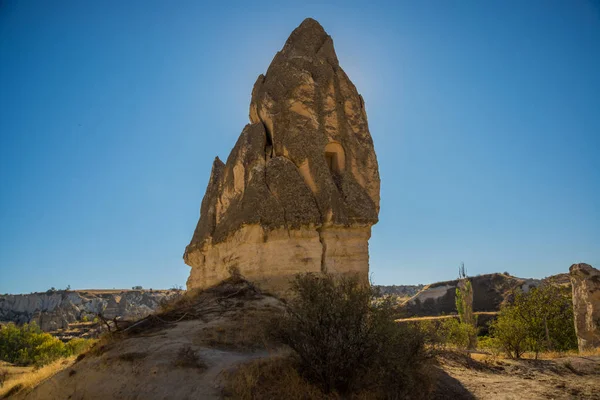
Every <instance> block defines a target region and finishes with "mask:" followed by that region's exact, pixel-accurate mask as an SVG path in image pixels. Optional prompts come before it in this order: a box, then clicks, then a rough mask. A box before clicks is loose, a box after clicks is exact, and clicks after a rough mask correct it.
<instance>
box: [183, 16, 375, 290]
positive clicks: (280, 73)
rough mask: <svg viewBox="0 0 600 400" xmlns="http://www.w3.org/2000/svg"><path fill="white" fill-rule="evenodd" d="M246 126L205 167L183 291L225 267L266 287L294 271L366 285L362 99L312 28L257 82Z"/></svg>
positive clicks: (369, 155)
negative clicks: (223, 156) (208, 169)
mask: <svg viewBox="0 0 600 400" xmlns="http://www.w3.org/2000/svg"><path fill="white" fill-rule="evenodd" d="M250 122H251V123H250V124H249V125H246V127H245V128H244V130H243V131H242V134H241V135H240V137H239V139H238V141H237V143H236V145H235V147H234V148H233V150H232V151H231V154H230V155H229V157H228V158H227V162H226V163H225V164H223V163H222V162H221V161H220V160H218V158H217V159H216V160H215V163H214V165H213V170H212V173H211V178H210V181H209V184H208V187H207V191H206V194H205V196H204V200H203V201H202V207H201V215H200V221H199V222H198V226H197V228H196V231H195V233H194V236H193V238H192V241H191V243H190V244H189V245H188V246H187V248H186V251H185V254H184V259H185V261H186V263H187V264H188V265H190V266H191V267H192V272H191V274H190V278H189V279H188V288H189V289H191V288H197V287H199V288H202V287H207V286H210V285H213V284H215V283H218V282H219V281H220V280H222V279H224V278H226V277H227V276H228V273H229V270H231V269H238V270H239V271H240V272H241V273H242V275H244V276H246V277H247V278H248V279H251V280H254V281H256V282H258V283H259V284H262V285H264V286H268V287H269V288H270V289H272V290H273V289H274V290H278V289H284V288H285V287H286V286H287V285H286V282H287V281H288V280H289V279H290V277H291V276H292V275H293V274H295V273H298V272H310V271H312V272H316V271H328V272H332V273H359V274H360V275H361V276H362V277H363V278H364V279H367V277H368V239H369V237H370V231H371V226H372V225H373V224H375V223H377V216H378V213H379V171H378V166H377V158H376V156H375V150H374V147H373V140H372V139H371V135H370V133H369V129H368V124H367V115H366V112H365V106H364V101H363V99H362V97H361V96H360V95H359V94H358V92H357V90H356V88H355V86H354V85H353V84H352V82H351V81H350V79H349V78H348V76H347V75H346V74H345V73H344V71H343V70H342V68H341V67H340V66H339V62H338V59H337V56H336V54H335V50H334V47H333V41H332V39H331V37H330V36H329V35H328V34H327V33H326V32H325V30H324V29H323V27H322V26H321V25H320V24H319V23H318V22H317V21H315V20H313V19H310V18H308V19H306V20H304V21H303V22H302V24H300V26H299V27H297V28H296V29H295V30H294V31H293V32H292V34H291V35H290V37H289V38H288V40H287V41H286V43H285V45H284V47H283V49H282V50H281V51H279V52H278V53H277V54H276V55H275V57H274V59H273V61H272V62H271V65H270V66H269V68H268V70H267V73H266V74H265V75H260V76H259V77H258V79H257V81H256V83H255V84H254V88H253V90H252V100H251V102H250Z"/></svg>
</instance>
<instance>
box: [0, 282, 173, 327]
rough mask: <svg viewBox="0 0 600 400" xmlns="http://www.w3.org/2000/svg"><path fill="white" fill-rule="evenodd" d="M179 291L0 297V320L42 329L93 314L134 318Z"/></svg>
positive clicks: (61, 325) (52, 293)
mask: <svg viewBox="0 0 600 400" xmlns="http://www.w3.org/2000/svg"><path fill="white" fill-rule="evenodd" d="M178 295H179V291H174V290H154V291H137V290H132V291H105V292H103V291H51V292H47V293H32V294H16V295H4V296H0V321H2V322H15V323H17V324H24V323H29V322H35V323H37V324H38V326H39V327H40V328H41V329H42V330H44V331H46V332H51V331H56V330H59V329H67V328H68V326H69V324H70V323H74V322H77V321H81V320H82V319H83V318H84V317H88V318H89V319H90V320H91V319H93V318H94V317H95V316H96V315H97V314H102V315H103V316H104V317H106V318H109V319H113V318H115V317H118V318H120V319H123V320H136V319H139V318H143V317H145V316H147V315H149V314H151V313H153V312H154V311H155V310H156V309H158V307H159V306H160V304H161V303H162V302H164V301H168V300H170V299H172V298H173V297H174V296H178Z"/></svg>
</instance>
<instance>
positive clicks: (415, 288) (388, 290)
mask: <svg viewBox="0 0 600 400" xmlns="http://www.w3.org/2000/svg"><path fill="white" fill-rule="evenodd" d="M373 287H374V288H375V290H376V295H378V296H381V297H383V296H397V297H401V298H402V297H412V296H414V295H415V294H417V293H419V292H420V291H421V290H422V289H423V288H424V287H425V285H373Z"/></svg>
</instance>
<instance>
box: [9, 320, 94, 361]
mask: <svg viewBox="0 0 600 400" xmlns="http://www.w3.org/2000/svg"><path fill="white" fill-rule="evenodd" d="M91 343H92V341H90V340H86V339H72V340H70V341H69V342H67V343H63V342H61V341H60V340H58V339H57V338H55V337H53V336H52V335H50V334H48V333H45V332H42V330H41V329H40V328H39V327H38V326H37V325H36V324H35V323H32V324H24V325H23V326H21V327H17V326H16V325H15V324H13V323H9V324H7V325H4V326H2V327H1V328H0V360H3V361H7V362H10V363H12V364H17V365H35V366H37V367H40V366H43V365H46V364H49V363H51V362H53V361H55V360H57V359H59V358H64V357H69V356H72V355H77V354H79V353H81V352H82V351H84V350H86V349H87V348H88V347H89V346H90V345H91Z"/></svg>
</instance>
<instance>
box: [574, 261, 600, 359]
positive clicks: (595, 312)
mask: <svg viewBox="0 0 600 400" xmlns="http://www.w3.org/2000/svg"><path fill="white" fill-rule="evenodd" d="M569 274H570V276H571V285H572V288H573V314H574V317H575V332H576V333H577V343H578V345H579V351H584V350H588V349H592V348H598V347H600V271H599V270H597V269H596V268H594V267H592V266H591V265H588V264H573V265H571V268H569Z"/></svg>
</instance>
